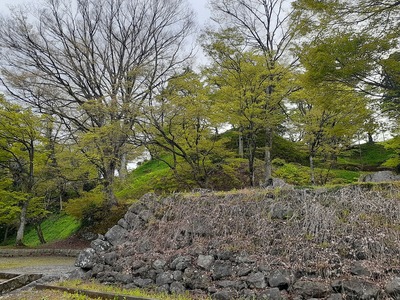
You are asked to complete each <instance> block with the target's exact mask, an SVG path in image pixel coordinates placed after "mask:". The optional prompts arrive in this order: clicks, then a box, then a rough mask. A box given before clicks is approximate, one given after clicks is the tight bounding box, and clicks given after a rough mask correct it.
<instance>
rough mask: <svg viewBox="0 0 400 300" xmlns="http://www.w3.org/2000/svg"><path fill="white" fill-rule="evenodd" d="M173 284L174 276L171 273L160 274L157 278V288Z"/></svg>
mask: <svg viewBox="0 0 400 300" xmlns="http://www.w3.org/2000/svg"><path fill="white" fill-rule="evenodd" d="M172 282H174V275H173V274H172V272H170V271H169V272H163V273H161V274H158V275H157V277H156V285H157V286H162V285H165V284H170V283H172Z"/></svg>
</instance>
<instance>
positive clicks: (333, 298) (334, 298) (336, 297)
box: [326, 293, 343, 300]
mask: <svg viewBox="0 0 400 300" xmlns="http://www.w3.org/2000/svg"><path fill="white" fill-rule="evenodd" d="M342 299H343V297H342V294H337V293H336V294H331V295H330V296H329V297H328V298H326V300H342Z"/></svg>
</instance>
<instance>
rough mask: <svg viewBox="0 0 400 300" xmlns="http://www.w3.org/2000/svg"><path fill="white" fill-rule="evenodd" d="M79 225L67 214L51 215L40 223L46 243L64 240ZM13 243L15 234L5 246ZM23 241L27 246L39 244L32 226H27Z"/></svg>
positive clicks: (79, 225) (79, 224)
mask: <svg viewBox="0 0 400 300" xmlns="http://www.w3.org/2000/svg"><path fill="white" fill-rule="evenodd" d="M80 227H81V223H80V222H79V221H77V220H76V219H75V218H74V217H71V216H68V215H64V214H62V215H51V216H50V217H48V218H47V219H46V220H45V221H43V223H42V224H41V228H42V231H43V235H44V238H45V240H46V242H47V243H49V242H55V241H59V240H64V239H66V238H68V237H70V236H71V235H72V234H74V233H75V232H76V231H78V229H79V228H80ZM14 243H15V236H14V237H10V238H9V239H8V240H7V241H6V243H5V246H11V245H14ZM23 243H24V244H25V245H26V246H28V247H35V246H38V245H40V242H39V239H38V237H37V233H36V230H35V228H34V227H33V226H27V227H26V229H25V235H24V239H23Z"/></svg>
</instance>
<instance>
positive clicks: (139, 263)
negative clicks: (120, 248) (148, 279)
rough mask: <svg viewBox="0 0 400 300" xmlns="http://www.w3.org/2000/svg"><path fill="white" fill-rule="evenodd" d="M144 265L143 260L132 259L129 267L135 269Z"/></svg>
mask: <svg viewBox="0 0 400 300" xmlns="http://www.w3.org/2000/svg"><path fill="white" fill-rule="evenodd" d="M145 265H146V263H145V262H144V261H143V260H134V261H133V262H132V263H131V265H130V267H131V269H132V270H137V269H140V268H142V267H144V266H145Z"/></svg>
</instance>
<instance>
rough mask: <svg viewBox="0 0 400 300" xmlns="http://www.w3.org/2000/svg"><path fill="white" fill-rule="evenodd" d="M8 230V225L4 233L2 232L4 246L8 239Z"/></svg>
mask: <svg viewBox="0 0 400 300" xmlns="http://www.w3.org/2000/svg"><path fill="white" fill-rule="evenodd" d="M9 230H10V225H7V226H6V231H5V232H4V238H3V243H4V244H5V243H6V241H7V239H8V231H9Z"/></svg>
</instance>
